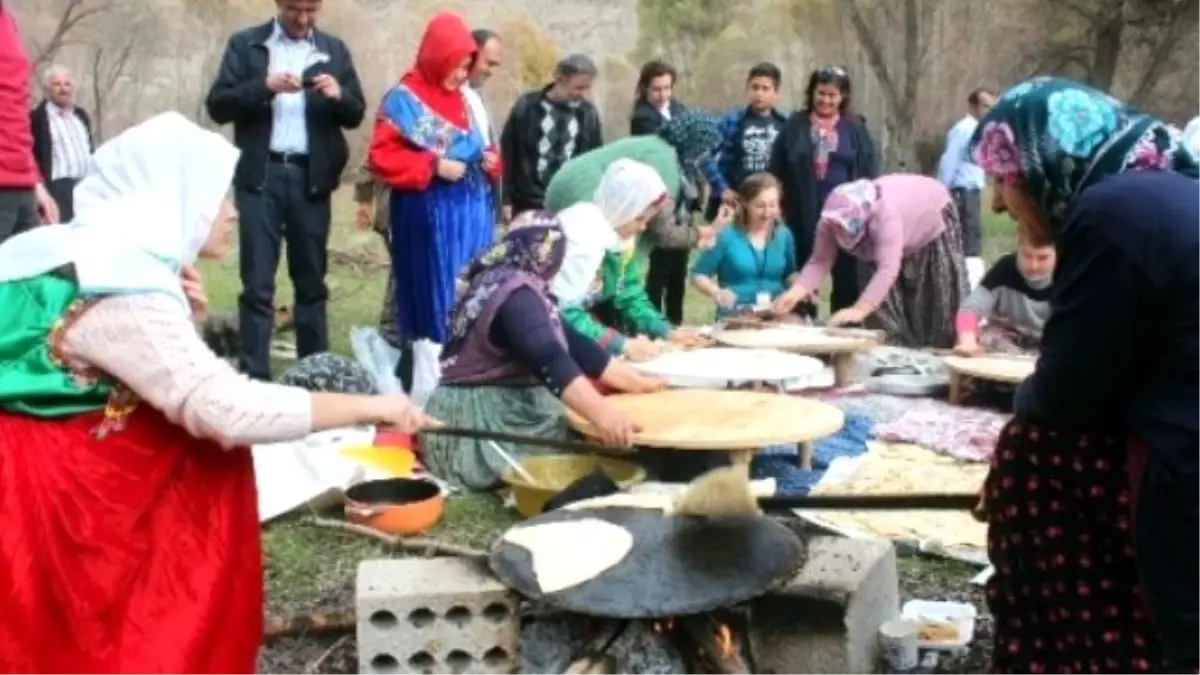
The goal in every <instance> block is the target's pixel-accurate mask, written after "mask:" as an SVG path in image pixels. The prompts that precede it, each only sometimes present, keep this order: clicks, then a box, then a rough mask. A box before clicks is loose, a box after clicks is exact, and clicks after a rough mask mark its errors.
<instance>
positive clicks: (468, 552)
mask: <svg viewBox="0 0 1200 675" xmlns="http://www.w3.org/2000/svg"><path fill="white" fill-rule="evenodd" d="M301 522H303V523H305V524H307V525H312V526H314V527H323V528H326V529H330V530H341V531H342V532H349V533H350V534H357V535H361V536H364V537H370V538H372V539H374V540H376V541H378V542H380V543H382V544H383V545H384V546H387V547H389V548H395V549H399V550H401V551H408V552H410V553H420V554H423V555H429V553H430V551H432V552H433V553H434V554H442V555H453V556H459V557H462V558H484V557H487V552H485V551H481V550H479V549H477V548H471V547H470V546H462V545H460V544H451V543H448V542H442V541H437V540H436V539H426V538H423V537H397V536H396V535H393V534H387V533H386V532H380V531H379V530H376V529H374V528H370V527H367V526H366V525H358V524H356V523H348V522H346V521H344V520H333V519H331V518H315V517H314V518H305V519H304V520H303V521H301Z"/></svg>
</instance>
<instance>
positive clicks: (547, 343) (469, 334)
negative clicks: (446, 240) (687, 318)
mask: <svg viewBox="0 0 1200 675" xmlns="http://www.w3.org/2000/svg"><path fill="white" fill-rule="evenodd" d="M565 252H566V237H565V235H564V234H563V229H562V224H561V223H560V222H559V220H558V218H556V217H555V216H553V215H552V214H550V213H547V212H545V211H527V212H525V213H524V214H522V215H521V216H519V217H518V218H517V219H516V220H515V221H514V222H513V223H512V224H511V225H510V226H509V229H508V232H507V234H505V236H504V239H503V240H501V241H500V242H499V243H498V244H496V245H495V246H493V247H492V248H491V249H489V250H488V251H487V252H485V253H484V254H483V255H481V256H479V257H478V258H476V259H475V260H474V261H473V262H472V263H471V264H470V265H468V266H467V268H466V270H465V271H464V272H463V275H462V278H461V279H460V281H459V287H460V288H462V294H461V296H460V297H459V299H458V302H457V303H456V304H455V307H454V310H453V312H452V313H451V315H450V321H449V326H448V327H447V335H448V336H449V339H448V340H447V342H446V347H445V350H444V351H443V352H442V359H443V360H442V379H441V382H440V383H439V385H438V387H437V389H435V390H434V392H433V395H432V396H431V397H430V399H429V404H428V405H427V406H426V408H427V410H429V411H434V410H436V411H439V412H438V413H437V414H440V415H444V418H442V421H444V422H445V423H446V424H447V425H449V426H452V427H466V428H471V429H482V430H486V431H503V432H509V433H516V434H523V435H526V436H537V437H539V438H560V439H563V440H565V439H567V438H568V437H569V435H570V431H569V430H568V428H567V424H566V418H565V416H564V408H563V404H564V403H565V404H566V405H569V406H570V407H571V409H572V410H575V411H577V412H578V413H579V414H580V415H582V416H584V417H585V418H587V419H588V420H589V421H590V422H591V423H592V424H593V425H594V426H595V427H596V428H597V429H598V430H599V431H600V434H601V437H602V439H603V440H604V441H605V443H607V444H609V445H617V446H623V447H629V446H630V445H631V444H632V442H633V433H634V431H635V429H634V426H633V423H632V422H631V421H630V420H629V418H628V417H626V416H625V415H624V414H622V413H620V412H618V411H617V410H616V409H614V408H613V407H612V406H611V405H609V404H608V403H607V402H605V400H604V398H603V397H602V396H601V395H600V394H599V393H598V392H597V391H596V388H595V387H594V386H593V385H592V383H591V381H589V378H594V379H598V380H600V381H601V382H603V383H604V384H605V385H607V386H609V387H611V388H613V389H616V390H618V391H631V392H645V391H655V390H657V389H661V388H663V386H664V383H662V382H661V381H659V380H656V379H652V378H648V377H645V376H642V375H639V374H638V373H637V372H636V371H634V370H633V369H632V368H630V367H629V366H627V365H625V364H623V363H621V362H620V361H617V360H615V359H613V358H611V357H610V356H609V355H608V352H606V351H605V350H604V349H603V348H602V347H600V345H598V344H596V343H595V342H594V341H592V340H590V339H588V338H586V337H584V336H582V335H580V334H579V333H578V332H576V331H575V330H574V329H573V328H571V326H570V325H568V324H565V323H563V321H562V319H561V318H560V316H559V313H558V305H557V303H556V302H555V300H554V298H553V297H552V296H551V292H550V281H551V280H552V279H553V278H554V275H555V274H557V272H558V270H559V268H560V267H562V263H563V257H564V254H565ZM560 399H561V402H560ZM431 414H432V413H431ZM421 442H422V449H423V451H424V454H425V461H426V463H427V465H428V467H429V470H430V471H431V472H432V473H433V474H434V475H436V476H438V477H440V478H443V479H445V480H447V481H449V482H450V483H451V484H453V485H456V486H459V487H465V488H468V489H473V490H485V489H490V488H494V487H496V486H497V485H498V484H499V482H500V471H501V470H503V469H504V467H505V466H507V465H506V464H505V463H504V461H503V459H502V458H500V457H498V456H497V453H496V452H495V451H494V450H492V449H491V448H485V447H483V446H484V444H486V443H487V441H477V440H473V439H466V438H451V437H446V436H427V437H424V438H422V439H421ZM502 445H505V444H502ZM505 450H507V451H508V452H509V453H510V454H512V455H514V456H517V457H520V456H522V455H525V454H530V453H535V452H538V450H537V449H535V448H527V447H523V446H515V445H512V444H507V445H506V447H505ZM543 452H544V451H543Z"/></svg>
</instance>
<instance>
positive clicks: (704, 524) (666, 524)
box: [489, 507, 806, 619]
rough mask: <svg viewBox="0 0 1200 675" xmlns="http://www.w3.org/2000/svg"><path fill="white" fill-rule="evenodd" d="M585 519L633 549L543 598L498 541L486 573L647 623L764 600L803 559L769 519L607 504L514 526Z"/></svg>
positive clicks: (523, 561)
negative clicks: (622, 532)
mask: <svg viewBox="0 0 1200 675" xmlns="http://www.w3.org/2000/svg"><path fill="white" fill-rule="evenodd" d="M589 518H595V519H599V520H603V521H606V522H609V523H612V524H614V525H618V526H620V527H623V528H625V529H627V530H629V531H630V532H631V533H633V548H632V549H631V550H630V552H629V553H628V555H626V556H625V559H624V560H622V561H621V562H620V563H618V564H617V565H616V566H614V567H611V568H609V569H607V570H605V571H604V572H602V573H601V574H600V575H599V576H597V577H595V578H593V579H591V580H589V581H587V582H585V583H583V584H580V585H578V586H574V587H572V588H567V589H564V590H562V591H559V592H557V593H551V594H543V593H542V592H541V591H540V590H539V587H538V583H537V578H536V576H535V575H534V572H533V561H532V556H531V555H530V553H529V551H527V550H526V549H524V548H522V547H521V546H518V545H516V544H512V543H509V542H508V541H506V540H504V539H503V538H501V539H500V540H499V541H497V542H496V544H495V546H493V547H492V552H491V555H490V557H489V563H490V565H491V568H492V572H493V573H494V574H495V575H496V576H497V577H498V578H499V579H500V581H501V582H502V583H504V585H506V586H508V587H509V588H511V589H513V590H515V591H517V592H518V593H520V594H521V595H524V596H526V597H527V598H529V599H531V600H536V601H538V602H541V603H544V604H546V605H549V606H552V607H555V608H557V609H561V610H567V611H571V612H575V613H578V614H585V615H589V616H597V617H606V618H613V619H654V618H660V617H668V616H679V615H686V614H698V613H700V612H708V611H712V610H715V609H720V608H722V607H728V606H730V605H734V604H737V603H740V602H745V601H747V600H751V599H753V598H756V597H758V596H760V595H764V594H766V593H768V592H769V591H771V590H774V589H775V588H777V587H779V586H781V585H782V584H784V583H786V582H787V581H789V580H790V579H791V578H792V577H793V576H794V575H795V573H796V572H797V571H798V570H799V569H800V566H801V565H802V564H804V560H805V550H806V549H805V546H804V543H803V542H801V540H800V538H799V537H797V536H796V535H795V534H794V533H793V532H792V531H791V530H789V529H788V528H787V527H785V526H784V525H782V524H780V523H778V522H776V521H775V520H772V519H770V518H703V517H688V516H681V517H671V516H666V515H664V514H663V513H662V512H660V511H656V510H653V509H638V508H627V507H608V508H601V509H585V510H580V511H570V510H559V511H552V512H550V513H545V514H542V515H540V516H538V517H537V518H533V519H531V520H528V521H526V522H524V523H522V524H521V525H520V526H519V527H525V526H530V525H537V524H542V523H554V522H564V521H581V520H585V519H589ZM579 555H580V556H581V557H583V556H587V555H589V551H587V550H581V551H579Z"/></svg>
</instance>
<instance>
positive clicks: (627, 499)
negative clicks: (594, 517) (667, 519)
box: [562, 492, 675, 512]
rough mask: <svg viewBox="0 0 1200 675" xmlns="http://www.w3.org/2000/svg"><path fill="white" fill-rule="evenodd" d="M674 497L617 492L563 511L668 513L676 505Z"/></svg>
mask: <svg viewBox="0 0 1200 675" xmlns="http://www.w3.org/2000/svg"><path fill="white" fill-rule="evenodd" d="M674 501H675V499H674V496H673V495H669V494H663V493H661V492H616V493H613V494H611V495H605V496H603V497H592V498H590V499H581V500H579V501H577V502H571V503H570V504H567V505H566V506H563V507H562V508H563V509H566V510H567V511H582V510H585V509H593V510H594V509H606V508H613V507H624V508H629V509H652V510H657V511H663V512H666V511H668V510H669V509H670V508H671V506H672V505H673V504H674Z"/></svg>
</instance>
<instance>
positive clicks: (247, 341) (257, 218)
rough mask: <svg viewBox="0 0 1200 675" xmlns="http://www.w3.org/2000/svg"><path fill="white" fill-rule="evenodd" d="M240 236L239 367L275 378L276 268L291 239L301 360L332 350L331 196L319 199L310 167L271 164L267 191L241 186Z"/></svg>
mask: <svg viewBox="0 0 1200 675" xmlns="http://www.w3.org/2000/svg"><path fill="white" fill-rule="evenodd" d="M237 207H238V211H239V213H240V220H239V226H238V241H239V243H240V247H241V251H240V262H241V277H242V294H241V295H240V296H239V297H238V324H239V330H240V331H241V339H242V344H241V352H240V354H239V355H238V365H239V367H240V368H241V369H242V371H243V372H245V373H246V374H247V375H250V376H251V377H254V378H257V379H261V380H269V379H271V364H270V353H271V335H272V332H273V330H274V322H275V272H276V270H277V269H278V268H279V252H280V247H281V245H282V244H283V243H284V242H287V268H288V276H289V277H290V278H291V280H292V288H293V290H294V294H295V302H294V306H293V308H292V318H293V320H294V322H295V329H296V353H297V356H298V357H299V358H304V357H305V356H308V355H310V354H315V353H317V352H323V351H326V350H327V349H328V348H329V330H328V326H327V324H326V316H325V303H326V300H328V298H329V289H328V288H326V286H325V272H326V268H327V265H328V246H329V219H330V209H329V195H322V196H320V197H317V198H313V197H312V196H311V195H310V193H309V189H308V169H307V167H305V166H301V165H296V164H281V163H276V162H269V163H268V164H267V168H266V178H265V180H264V181H263V187H262V190H259V191H250V190H238V191H237Z"/></svg>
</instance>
